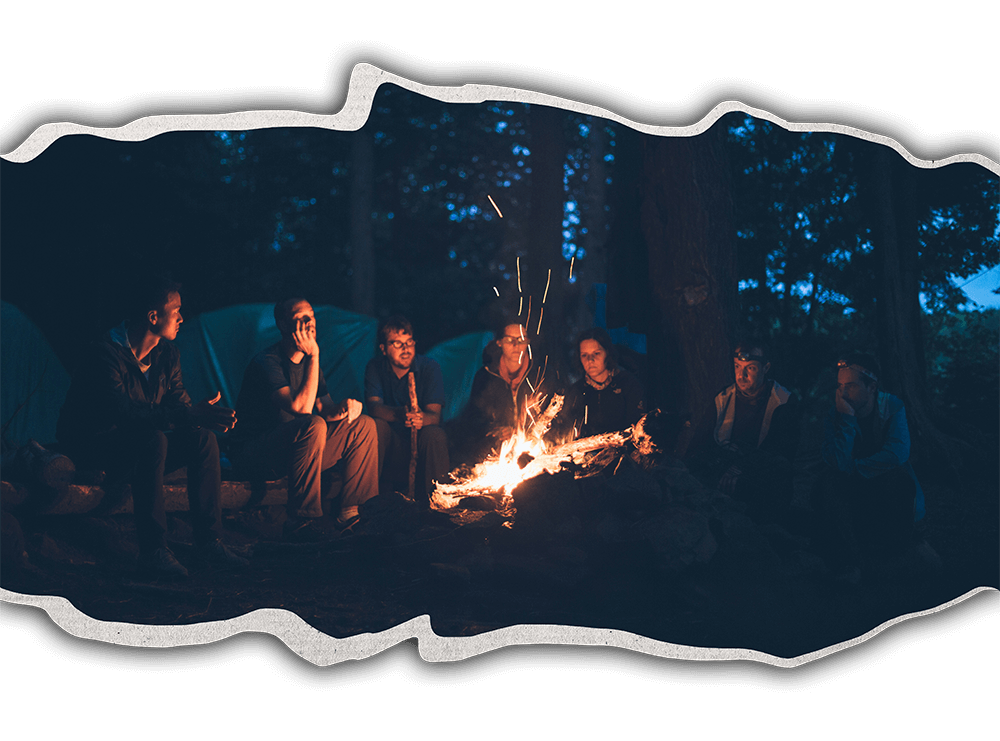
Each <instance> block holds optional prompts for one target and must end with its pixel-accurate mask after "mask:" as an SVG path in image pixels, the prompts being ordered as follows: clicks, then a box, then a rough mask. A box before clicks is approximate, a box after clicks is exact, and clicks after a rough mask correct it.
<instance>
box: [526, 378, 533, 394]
mask: <svg viewBox="0 0 1000 741" xmlns="http://www.w3.org/2000/svg"><path fill="white" fill-rule="evenodd" d="M524 380H525V381H527V382H528V388H529V389H531V393H535V387H534V386H532V385H531V379H530V378H527V377H526V378H525V379H524Z"/></svg>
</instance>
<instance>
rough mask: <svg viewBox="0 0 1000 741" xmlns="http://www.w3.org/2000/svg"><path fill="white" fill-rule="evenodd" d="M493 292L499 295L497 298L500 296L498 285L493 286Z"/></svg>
mask: <svg viewBox="0 0 1000 741" xmlns="http://www.w3.org/2000/svg"><path fill="white" fill-rule="evenodd" d="M493 292H494V293H495V294H496V295H497V298H500V291H499V290H498V289H497V287H496V286H493Z"/></svg>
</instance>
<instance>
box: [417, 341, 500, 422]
mask: <svg viewBox="0 0 1000 741" xmlns="http://www.w3.org/2000/svg"><path fill="white" fill-rule="evenodd" d="M492 341H493V333H492V332H472V333H471V334H464V335H462V336H461V337H456V338H454V339H451V340H447V341H445V342H442V343H441V344H439V345H435V346H434V347H433V348H431V349H430V350H428V351H427V357H429V358H433V359H434V360H436V361H437V362H438V364H439V365H440V366H441V375H443V376H444V395H445V406H444V409H443V410H442V412H443V418H444V419H454V418H455V417H457V416H458V415H459V414H460V413H461V411H462V408H463V407H464V406H465V403H466V402H467V401H468V400H469V394H470V393H471V392H472V379H473V377H474V376H475V375H476V371H478V370H479V369H480V368H481V367H482V365H483V350H484V349H485V348H486V346H487V345H488V344H490V342H492Z"/></svg>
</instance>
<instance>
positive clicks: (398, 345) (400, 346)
mask: <svg viewBox="0 0 1000 741" xmlns="http://www.w3.org/2000/svg"><path fill="white" fill-rule="evenodd" d="M389 344H390V345H391V346H392V347H393V348H395V349H396V350H412V349H413V348H414V347H416V345H417V343H416V342H415V341H414V340H407V341H406V342H401V341H400V340H393V341H392V342H390V343H389Z"/></svg>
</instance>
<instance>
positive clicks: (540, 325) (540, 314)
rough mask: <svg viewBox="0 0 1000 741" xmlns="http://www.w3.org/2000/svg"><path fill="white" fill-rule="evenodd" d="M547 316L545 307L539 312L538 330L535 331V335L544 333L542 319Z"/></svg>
mask: <svg viewBox="0 0 1000 741" xmlns="http://www.w3.org/2000/svg"><path fill="white" fill-rule="evenodd" d="M544 315H545V307H544V306H543V307H542V308H541V309H539V310H538V329H536V330H535V334H541V333H542V317H543V316H544Z"/></svg>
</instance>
